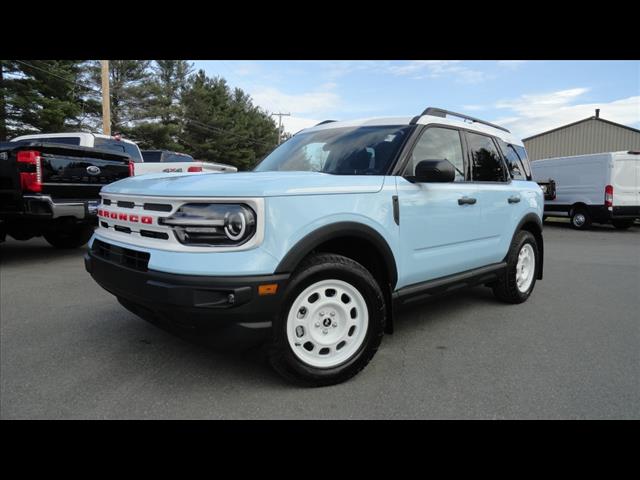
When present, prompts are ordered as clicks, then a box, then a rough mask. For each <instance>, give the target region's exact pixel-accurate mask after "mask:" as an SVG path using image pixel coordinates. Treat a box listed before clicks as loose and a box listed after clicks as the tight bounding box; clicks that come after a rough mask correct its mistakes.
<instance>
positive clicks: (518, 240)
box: [493, 230, 538, 303]
mask: <svg viewBox="0 0 640 480" xmlns="http://www.w3.org/2000/svg"><path fill="white" fill-rule="evenodd" d="M537 274H538V244H537V242H536V238H535V237H534V236H533V234H532V233H531V232H527V231H526V230H521V231H519V232H518V233H517V234H516V236H515V237H514V239H513V242H512V244H511V247H510V248H509V253H508V254H507V268H506V269H505V271H504V272H503V273H502V274H501V275H500V278H499V279H498V281H497V282H496V283H495V285H494V286H493V294H494V295H495V296H496V298H498V299H499V300H502V301H503V302H506V303H522V302H524V301H525V300H527V298H529V295H531V292H533V287H534V286H535V284H536V277H537Z"/></svg>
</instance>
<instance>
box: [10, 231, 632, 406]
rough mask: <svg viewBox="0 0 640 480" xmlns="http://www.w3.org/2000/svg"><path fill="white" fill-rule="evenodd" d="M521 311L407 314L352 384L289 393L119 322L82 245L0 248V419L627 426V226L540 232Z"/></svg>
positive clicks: (481, 296)
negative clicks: (538, 275) (533, 278)
mask: <svg viewBox="0 0 640 480" xmlns="http://www.w3.org/2000/svg"><path fill="white" fill-rule="evenodd" d="M544 238H545V256H546V258H545V278H544V280H543V281H541V282H538V283H537V284H536V287H535V290H534V292H533V294H532V296H531V298H530V299H529V300H528V301H527V302H526V303H524V304H522V305H505V304H502V303H499V302H497V301H496V300H494V298H493V296H492V294H491V291H490V290H489V289H486V288H483V287H478V288H474V289H471V290H467V291H462V292H460V291H459V292H456V293H455V294H450V295H448V296H445V297H440V298H438V299H434V300H431V301H429V302H428V303H426V304H423V305H420V306H418V307H414V308H412V309H411V310H409V311H407V312H404V313H403V314H402V315H401V316H400V317H399V318H398V319H397V320H396V324H395V327H396V331H395V333H394V334H393V335H388V336H385V338H384V339H383V342H382V345H381V347H380V350H379V351H378V353H377V355H376V356H375V357H374V359H373V361H372V362H371V363H370V364H369V365H368V366H367V367H366V368H365V369H364V370H363V371H362V372H361V373H360V374H359V375H358V376H356V377H355V378H353V379H352V380H350V381H348V382H346V383H344V384H341V385H336V386H332V387H327V388H320V389H301V388H297V387H294V386H291V385H289V384H288V383H286V382H285V381H284V380H282V379H281V378H280V377H279V376H278V375H277V374H276V373H274V372H273V371H272V370H271V369H270V367H269V366H268V364H266V362H265V361H264V359H263V356H262V354H261V352H260V351H259V350H254V351H250V352H248V353H246V352H245V353H236V352H221V351H219V350H216V349H213V348H211V347H207V346H204V345H201V344H196V343H193V342H190V341H187V340H184V339H182V338H179V337H176V336H174V335H171V334H169V333H167V332H165V331H163V330H160V329H158V328H157V327H155V326H153V325H151V324H149V323H147V322H145V321H143V320H141V319H139V318H137V317H136V316H135V315H133V314H131V313H129V312H128V311H126V310H125V309H124V308H123V307H121V306H120V304H119V303H118V302H117V301H116V299H115V298H114V297H113V296H111V295H110V294H108V293H107V292H105V291H104V290H102V289H101V288H100V287H99V286H98V285H97V284H96V283H94V281H93V280H92V278H91V277H90V275H89V274H88V273H86V272H85V270H84V264H83V260H82V256H83V253H84V249H79V250H74V251H58V250H55V249H53V248H51V247H49V246H48V244H47V243H46V242H45V241H44V240H42V239H34V240H30V241H27V242H18V241H15V240H12V239H8V240H7V242H5V243H3V244H1V245H0V255H1V260H0V418H2V419H58V418H64V419H116V418H117V419H178V418H180V419H183V418H184V419H201V418H202V419H329V418H331V419H334V418H335V419H430V418H445V419H449V418H461V419H467V418H474V419H475V418H478V419H502V418H524V419H534V418H536V419H537V418H540V419H559V418H563V419H565V418H566V419H577V418H588V419H603V418H614V419H626V418H635V419H638V418H640V226H638V225H635V226H633V227H632V228H631V229H630V230H627V231H617V230H614V229H613V228H611V227H609V226H601V227H597V226H596V227H594V228H593V229H592V230H590V231H586V232H579V231H574V230H572V229H570V228H569V226H568V225H567V224H566V223H556V222H554V223H547V225H546V226H545V230H544Z"/></svg>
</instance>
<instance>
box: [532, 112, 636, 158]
mask: <svg viewBox="0 0 640 480" xmlns="http://www.w3.org/2000/svg"><path fill="white" fill-rule="evenodd" d="M523 142H524V146H525V147H526V148H527V153H528V154H529V158H530V159H531V160H540V159H542V158H553V157H568V156H571V155H586V154H589V153H602V152H617V151H621V150H636V151H640V130H637V129H635V128H631V127H627V126H626V125H620V124H619V123H614V122H610V121H609V120H605V119H603V118H600V109H597V110H596V114H595V116H593V117H589V118H585V119H584V120H580V121H579V122H575V123H570V124H568V125H565V126H563V127H558V128H554V129H553V130H549V131H547V132H543V133H539V134H538V135H534V136H532V137H529V138H525V139H524V140H523Z"/></svg>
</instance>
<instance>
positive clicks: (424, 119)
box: [304, 115, 524, 146]
mask: <svg viewBox="0 0 640 480" xmlns="http://www.w3.org/2000/svg"><path fill="white" fill-rule="evenodd" d="M413 118H414V117H379V118H363V119H357V120H345V121H339V122H331V123H325V124H323V125H318V126H315V127H311V128H306V129H304V131H305V132H309V131H315V130H329V129H332V128H343V127H365V126H382V125H409V122H411V120H412V119H413ZM416 123H417V124H419V125H427V124H430V123H438V124H441V125H451V126H452V127H460V128H466V129H467V130H474V131H477V132H481V133H486V134H488V135H493V136H494V137H498V138H501V139H502V140H504V141H505V142H507V143H511V144H513V145H520V146H524V144H523V143H522V140H520V139H519V138H517V137H515V136H514V135H512V134H511V133H507V132H505V131H504V130H499V129H497V128H494V127H491V126H489V125H485V124H483V123H477V122H474V123H472V122H465V121H463V120H458V119H456V118H443V117H436V116H433V115H422V116H421V117H420V118H419V119H418V121H417V122H416Z"/></svg>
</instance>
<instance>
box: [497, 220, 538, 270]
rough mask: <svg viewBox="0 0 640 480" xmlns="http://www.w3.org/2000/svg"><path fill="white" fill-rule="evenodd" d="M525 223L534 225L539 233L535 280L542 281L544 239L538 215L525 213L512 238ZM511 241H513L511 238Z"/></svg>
mask: <svg viewBox="0 0 640 480" xmlns="http://www.w3.org/2000/svg"><path fill="white" fill-rule="evenodd" d="M526 223H535V224H536V225H537V227H538V229H539V232H538V233H539V238H536V242H537V243H538V250H539V253H540V255H539V256H538V276H537V277H536V278H537V279H538V280H542V270H543V267H544V239H543V237H542V228H543V224H542V220H540V217H539V216H538V215H536V214H535V213H527V214H526V215H525V216H524V217H522V218H521V219H520V221H519V222H518V226H517V227H516V229H515V230H514V232H513V236H514V237H515V235H516V233H518V232H519V231H520V230H522V227H523V226H524V225H525V224H526ZM511 241H513V237H512V238H511ZM505 260H506V259H505Z"/></svg>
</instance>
